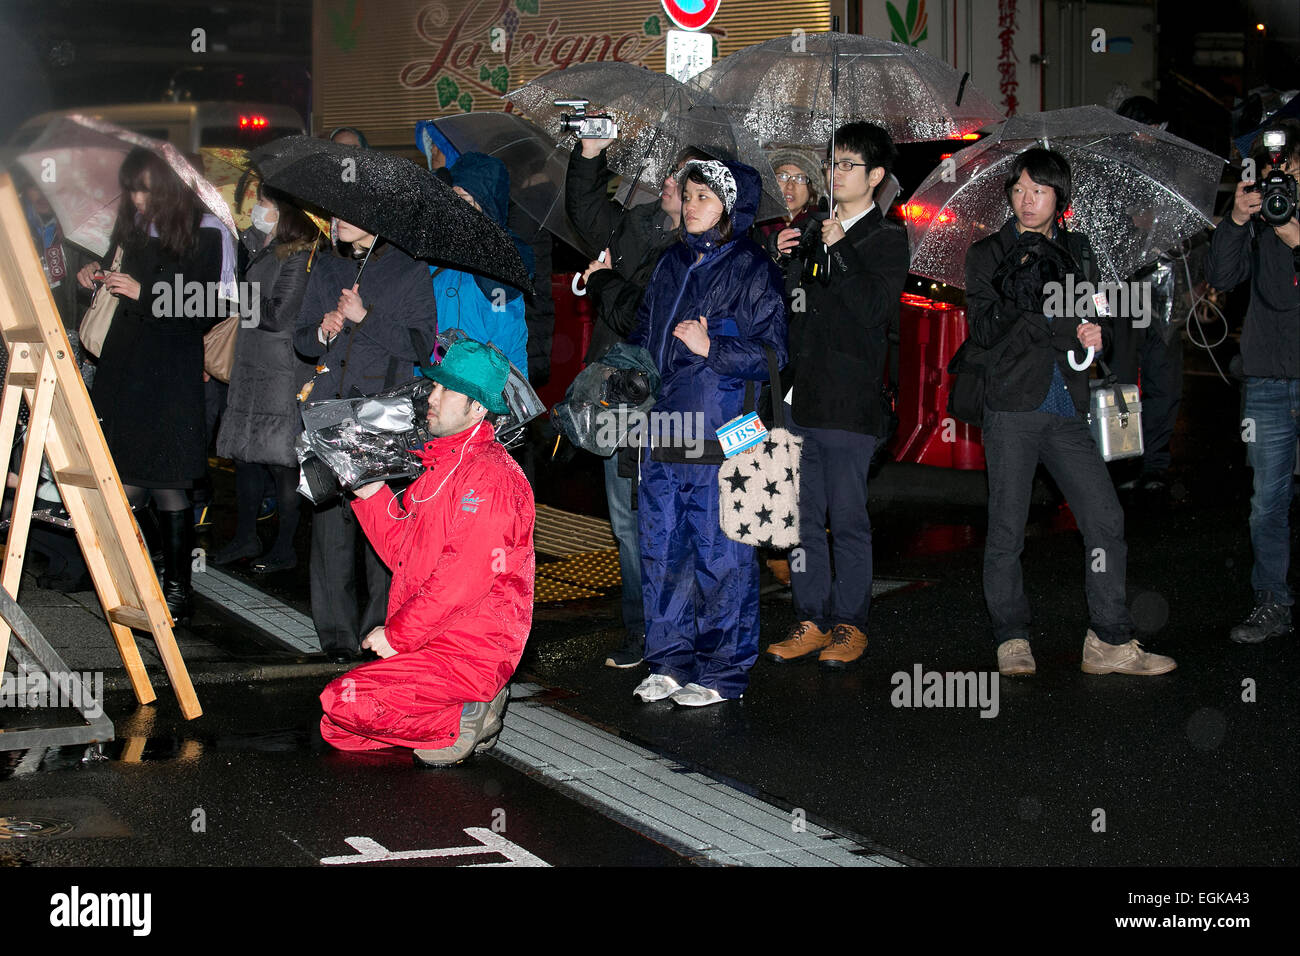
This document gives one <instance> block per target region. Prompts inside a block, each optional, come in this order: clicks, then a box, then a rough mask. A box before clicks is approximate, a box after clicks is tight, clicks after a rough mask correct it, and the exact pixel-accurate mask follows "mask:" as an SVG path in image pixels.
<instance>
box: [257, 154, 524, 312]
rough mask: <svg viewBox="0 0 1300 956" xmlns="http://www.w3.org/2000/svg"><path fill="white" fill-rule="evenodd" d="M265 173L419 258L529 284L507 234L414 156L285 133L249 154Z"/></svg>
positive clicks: (278, 185)
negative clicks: (404, 157) (412, 157)
mask: <svg viewBox="0 0 1300 956" xmlns="http://www.w3.org/2000/svg"><path fill="white" fill-rule="evenodd" d="M249 162H251V163H252V164H253V165H255V166H256V167H257V168H258V171H259V172H261V174H262V180H263V181H264V182H265V183H266V184H267V185H269V186H272V187H274V188H276V189H280V190H283V191H284V192H286V193H288V194H289V195H291V196H293V197H295V198H297V199H299V200H302V201H303V202H308V203H312V204H313V205H316V206H320V207H321V208H322V209H325V210H326V211H328V212H330V213H332V214H334V215H335V216H338V217H339V218H340V219H343V220H345V221H347V222H350V223H352V225H354V226H358V227H360V228H362V229H364V230H366V231H367V232H369V233H373V234H374V235H376V236H382V237H383V238H384V239H387V240H389V241H390V242H392V243H394V244H396V245H398V246H401V247H402V248H403V249H405V250H406V251H407V252H408V253H409V254H410V255H411V256H413V257H415V258H416V259H430V260H433V261H436V262H444V263H447V264H448V265H451V266H453V267H455V268H458V269H464V270H466V271H469V272H477V273H479V274H481V275H486V276H491V277H492V278H494V279H501V280H502V281H504V282H507V283H509V284H510V285H512V286H514V287H515V288H518V289H528V288H530V287H531V283H530V282H529V279H528V270H527V269H525V268H524V264H523V261H522V260H521V259H520V258H519V252H518V251H517V250H516V249H515V244H514V242H513V241H512V240H511V238H510V236H509V235H507V234H506V232H505V231H504V230H503V229H502V228H501V227H500V226H498V225H497V224H496V223H494V222H492V220H490V219H488V218H487V217H486V216H484V215H483V214H482V213H481V212H479V211H478V210H477V209H475V208H474V207H473V206H471V205H470V204H469V203H467V202H465V200H463V199H461V198H460V197H459V196H457V195H456V194H455V193H454V192H452V191H451V189H450V188H449V187H447V186H445V185H444V184H443V183H441V182H440V181H438V179H437V178H435V177H434V176H433V175H432V174H431V173H430V172H429V171H428V170H426V169H421V168H420V167H419V166H417V165H416V164H415V163H412V162H410V161H409V160H406V159H402V158H401V157H400V156H394V155H391V154H389V153H381V152H379V151H378V150H373V149H366V148H364V147H361V146H344V145H342V144H340V143H331V142H329V141H328V140H323V139H313V138H312V137H310V136H286V137H284V138H283V139H277V140H275V141H274V142H271V143H267V144H266V145H265V146H262V147H260V148H258V149H256V150H254V151H253V152H252V153H251V154H250V155H249Z"/></svg>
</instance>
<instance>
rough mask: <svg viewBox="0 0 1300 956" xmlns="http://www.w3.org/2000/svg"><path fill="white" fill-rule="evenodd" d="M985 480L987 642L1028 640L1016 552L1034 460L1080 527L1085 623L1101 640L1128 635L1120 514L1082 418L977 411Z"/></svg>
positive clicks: (1123, 639) (1124, 549)
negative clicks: (981, 418)
mask: <svg viewBox="0 0 1300 956" xmlns="http://www.w3.org/2000/svg"><path fill="white" fill-rule="evenodd" d="M984 456H985V460H986V461H987V463H988V478H989V531H988V538H987V540H986V541H985V545H984V600H985V601H986V602H987V603H988V608H989V615H990V617H992V619H993V634H994V640H995V641H996V642H997V643H998V644H1001V643H1002V642H1003V641H1009V640H1011V639H1012V638H1025V639H1026V640H1027V639H1028V638H1029V624H1030V619H1031V617H1030V612H1029V600H1028V599H1027V598H1026V597H1025V581H1024V573H1023V571H1022V569H1021V567H1020V555H1021V552H1022V551H1024V548H1025V523H1026V522H1027V521H1028V520H1029V500H1030V493H1031V492H1032V490H1033V484H1034V471H1035V470H1036V469H1037V468H1038V464H1039V462H1042V463H1043V464H1044V465H1045V466H1046V467H1047V470H1048V471H1049V472H1050V473H1051V475H1052V478H1053V479H1055V481H1056V484H1057V486H1058V487H1059V488H1060V489H1061V491H1062V492H1063V493H1064V494H1065V498H1066V501H1067V502H1069V505H1070V510H1071V511H1072V512H1073V513H1074V518H1075V521H1076V522H1077V523H1078V525H1079V530H1080V531H1081V532H1083V549H1084V555H1083V557H1084V593H1085V595H1086V597H1087V599H1088V616H1089V620H1090V626H1091V627H1092V629H1093V630H1094V631H1096V632H1097V636H1098V637H1099V638H1100V639H1101V640H1103V641H1105V642H1106V643H1108V644H1126V643H1128V642H1129V641H1130V640H1132V638H1133V619H1132V617H1131V616H1130V615H1129V612H1128V606H1127V603H1126V592H1125V575H1126V573H1127V566H1128V545H1127V544H1126V543H1125V541H1124V511H1123V509H1122V508H1120V505H1119V499H1118V498H1117V497H1116V495H1115V486H1114V485H1113V484H1112V483H1111V480H1110V475H1109V473H1108V472H1107V471H1106V465H1105V462H1103V461H1102V458H1101V453H1100V452H1099V451H1098V450H1097V443H1096V442H1095V441H1094V440H1093V437H1092V433H1091V432H1089V431H1088V426H1087V424H1086V423H1085V422H1084V419H1083V416H1082V415H1076V416H1075V417H1073V418H1064V417H1062V416H1060V415H1052V414H1050V413H1047V412H999V411H994V410H993V409H990V408H986V409H985V410H984Z"/></svg>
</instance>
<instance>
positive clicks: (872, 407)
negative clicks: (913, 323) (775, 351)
mask: <svg viewBox="0 0 1300 956" xmlns="http://www.w3.org/2000/svg"><path fill="white" fill-rule="evenodd" d="M819 249H820V247H819ZM910 260H911V255H910V253H909V251H908V246H907V234H906V233H905V232H904V231H903V228H902V227H901V226H898V225H896V224H895V223H892V222H888V221H886V220H885V218H884V216H883V214H882V213H881V211H880V207H879V206H877V207H876V208H875V209H872V210H871V211H870V212H869V213H867V214H866V215H865V216H863V217H862V218H861V219H859V220H858V221H857V222H855V223H854V224H853V226H852V227H851V228H850V229H849V231H848V232H847V233H846V234H845V236H844V238H843V239H841V240H840V241H839V242H837V243H835V245H833V246H831V247H830V272H829V277H828V279H827V281H825V282H823V281H822V280H821V279H819V278H815V277H814V278H810V279H807V280H805V281H804V282H803V284H802V285H801V286H799V287H797V288H796V289H795V291H794V293H793V296H792V299H791V309H790V357H791V364H792V368H791V369H789V370H787V372H786V374H785V378H784V380H783V383H782V384H783V385H785V386H786V387H787V388H788V387H789V386H791V385H792V386H793V387H794V399H793V409H794V420H795V422H796V423H797V424H799V425H802V426H804V427H805V428H838V429H842V430H844V431H851V432H858V433H859V434H863V435H878V436H879V435H884V434H885V431H886V427H885V411H884V407H883V405H882V403H881V395H880V390H881V384H882V381H883V379H884V374H885V360H886V358H887V357H888V353H889V349H888V344H889V333H890V330H891V329H893V330H897V328H898V313H899V296H901V295H902V292H903V284H904V283H905V282H906V281H907V267H908V264H909V262H910ZM801 299H802V303H801V302H800V300H801ZM800 304H802V305H803V310H802V311H800V308H799V306H800Z"/></svg>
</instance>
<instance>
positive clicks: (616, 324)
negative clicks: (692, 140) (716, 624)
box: [564, 130, 711, 668]
mask: <svg viewBox="0 0 1300 956" xmlns="http://www.w3.org/2000/svg"><path fill="white" fill-rule="evenodd" d="M582 132H585V131H584V130H579V133H582ZM613 142H615V140H613V139H591V138H582V137H581V136H580V138H579V139H578V142H577V145H576V146H575V147H574V149H573V155H572V156H571V157H570V159H569V169H568V173H567V175H566V176H565V202H564V207H565V212H567V213H568V215H569V220H570V221H571V222H572V223H573V228H574V230H575V231H576V232H577V234H578V236H579V238H581V240H582V241H583V242H585V243H586V244H587V245H589V246H590V247H591V248H593V249H603V250H604V253H603V255H602V258H600V259H595V260H593V261H592V262H591V264H590V265H589V266H588V267H587V270H586V272H584V273H583V277H582V278H583V281H584V282H586V284H587V294H588V295H589V296H591V300H592V306H593V309H594V311H595V313H596V326H595V328H594V329H593V330H592V334H591V346H590V347H589V348H588V349H587V354H586V357H585V359H584V361H585V362H586V363H587V364H590V363H592V362H596V361H599V360H600V359H601V358H602V357H603V356H604V354H605V353H606V352H608V351H609V349H610V347H611V346H613V345H615V344H616V343H618V342H622V341H623V340H624V339H625V338H626V337H627V336H628V335H629V334H630V333H631V332H632V330H633V329H634V328H636V316H637V308H638V307H639V306H640V305H641V297H642V295H643V294H644V293H645V289H646V286H647V285H649V283H650V276H651V275H652V274H653V273H654V269H655V265H656V264H657V263H658V262H659V256H660V255H661V254H662V253H663V252H664V250H666V249H667V248H668V247H669V246H671V245H672V244H673V242H674V241H675V240H676V231H677V229H678V227H679V226H680V225H681V221H682V197H681V190H680V189H679V187H678V183H677V178H676V177H677V172H678V170H680V169H681V168H682V166H684V165H685V164H686V162H687V160H691V159H710V158H711V157H710V156H709V155H708V154H707V153H705V152H704V151H703V150H700V149H695V148H693V147H689V146H688V147H687V148H685V149H683V150H682V151H681V152H680V153H679V154H678V155H677V161H676V162H675V163H674V164H673V168H672V169H671V170H670V171H669V172H668V174H667V175H666V176H665V177H664V181H663V187H662V192H661V193H660V197H659V202H657V203H644V204H642V205H639V206H634V207H633V208H631V209H624V208H623V207H622V206H620V205H619V204H618V203H616V202H614V201H613V200H612V199H610V198H609V184H610V180H611V179H613V178H614V173H613V172H612V171H611V170H610V168H609V166H608V165H607V164H606V162H605V150H606V149H607V148H608V147H609V146H610V144H612V143H613ZM605 497H606V499H607V500H608V502H609V522H610V525H611V526H612V529H613V532H614V537H615V538H616V539H617V540H618V563H619V570H620V572H621V575H622V580H623V627H624V629H625V630H626V632H627V635H626V639H625V641H624V643H623V646H622V647H620V648H619V649H618V650H617V651H615V652H614V653H613V654H611V655H610V656H609V657H608V658H607V659H606V661H605V664H606V666H608V667H620V668H623V667H635V666H636V665H637V664H639V663H641V657H642V654H643V653H644V648H645V611H644V609H643V608H642V595H641V552H640V548H639V547H638V543H637V521H636V515H635V514H633V512H632V479H631V478H620V477H619V474H618V455H613V456H611V457H609V458H607V459H605Z"/></svg>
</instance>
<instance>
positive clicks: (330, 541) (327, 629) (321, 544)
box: [311, 500, 393, 653]
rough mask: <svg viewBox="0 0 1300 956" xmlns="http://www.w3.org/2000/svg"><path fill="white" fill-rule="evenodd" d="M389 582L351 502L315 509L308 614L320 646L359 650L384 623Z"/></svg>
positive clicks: (327, 648)
mask: <svg viewBox="0 0 1300 956" xmlns="http://www.w3.org/2000/svg"><path fill="white" fill-rule="evenodd" d="M358 539H360V540H358ZM357 548H361V550H362V560H363V561H364V563H365V574H366V590H367V591H368V595H367V598H366V604H365V607H364V608H360V607H358V603H357V581H356V573H357ZM392 580H393V575H392V573H391V572H390V571H389V570H388V568H387V567H386V566H385V565H384V562H383V561H381V560H380V559H379V555H378V554H376V553H375V549H374V548H372V547H371V546H370V542H369V541H368V540H366V535H365V532H364V531H362V530H361V527H360V525H358V524H357V518H356V515H354V514H353V513H352V506H351V504H349V503H348V502H347V501H345V500H335V501H333V502H331V503H330V504H328V505H326V506H324V507H321V508H318V509H316V511H315V512H314V513H313V515H312V523H311V618H312V621H313V622H314V623H315V625H316V635H317V637H319V638H320V643H321V650H323V651H325V652H327V653H328V652H331V651H357V650H359V649H360V647H361V639H362V638H364V637H365V636H366V634H368V633H369V632H370V631H371V630H372V629H373V628H376V627H379V626H380V625H381V624H383V623H384V618H385V617H386V616H387V613H388V585H389V584H390V583H391V582H392Z"/></svg>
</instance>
